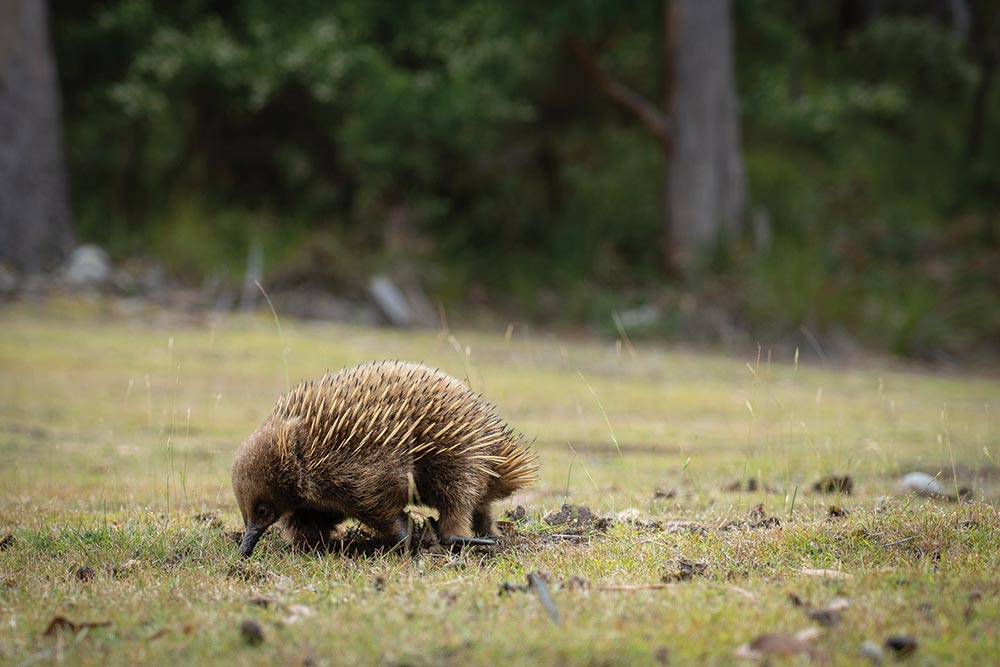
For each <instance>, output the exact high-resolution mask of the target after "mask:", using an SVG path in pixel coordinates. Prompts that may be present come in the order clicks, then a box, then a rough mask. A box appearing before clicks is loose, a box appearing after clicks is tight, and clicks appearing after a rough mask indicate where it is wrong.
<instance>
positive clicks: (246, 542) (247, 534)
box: [240, 526, 267, 558]
mask: <svg viewBox="0 0 1000 667" xmlns="http://www.w3.org/2000/svg"><path fill="white" fill-rule="evenodd" d="M265 530H267V526H264V527H263V528H262V527H260V526H247V529H246V530H245V531H244V532H243V543H242V544H240V555H241V556H243V557H244V558H246V557H247V556H249V555H250V554H251V553H252V552H253V548H254V547H255V546H257V540H259V539H260V536H261V535H263V534H264V531H265Z"/></svg>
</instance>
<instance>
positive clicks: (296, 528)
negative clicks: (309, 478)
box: [281, 509, 344, 551]
mask: <svg viewBox="0 0 1000 667" xmlns="http://www.w3.org/2000/svg"><path fill="white" fill-rule="evenodd" d="M343 520H344V516H343V515H342V514H338V513H336V512H323V511H322V510H311V509H298V510H295V511H294V512H292V513H291V514H289V515H288V516H287V517H285V518H284V519H282V521H281V533H282V535H284V537H285V539H286V540H287V541H288V543H289V544H291V545H292V547H293V548H295V549H298V550H301V551H319V550H326V549H327V548H328V547H329V545H330V532H331V531H332V530H333V529H334V528H336V526H337V524H339V523H340V522H342V521H343Z"/></svg>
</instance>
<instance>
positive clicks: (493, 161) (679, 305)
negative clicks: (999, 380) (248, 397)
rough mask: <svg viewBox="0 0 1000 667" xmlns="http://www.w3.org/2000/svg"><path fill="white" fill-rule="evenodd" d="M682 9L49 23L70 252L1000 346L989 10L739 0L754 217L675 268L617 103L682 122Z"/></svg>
mask: <svg viewBox="0 0 1000 667" xmlns="http://www.w3.org/2000/svg"><path fill="white" fill-rule="evenodd" d="M672 4H673V3H670V2H666V3H660V2H649V1H646V2H636V1H632V2H622V1H618V0H615V1H610V0H608V1H605V0H588V1H587V2H578V3H570V4H569V5H562V4H561V3H555V4H551V3H526V2H510V3H497V2H489V1H480V0H468V1H462V2H453V1H448V0H438V1H435V2H420V3H364V2H327V1H323V2H320V1H318V0H313V1H310V0H299V1H296V2H289V3H275V2H265V1H263V0H218V1H210V0H182V1H179V2H164V1H158V0H106V1H103V2H53V3H52V5H51V7H50V21H51V29H52V35H53V40H54V49H55V53H56V60H57V63H58V73H59V84H60V89H61V95H62V108H63V117H64V121H65V150H66V156H67V162H68V171H69V174H70V183H71V188H70V192H71V201H72V211H73V215H74V219H75V222H74V225H75V233H76V237H77V238H78V239H79V240H81V241H91V242H96V243H99V244H101V245H103V246H104V247H106V248H107V249H108V250H109V252H110V253H111V254H112V256H113V257H114V258H116V261H123V260H125V259H126V258H136V257H140V258H146V259H153V260H155V261H157V262H161V263H162V264H163V265H164V266H165V267H166V268H167V270H168V272H169V273H170V274H171V275H172V276H173V277H174V278H175V279H177V280H180V281H183V282H186V283H191V284H206V283H207V282H213V284H214V283H221V284H229V285H237V286H238V285H239V284H240V282H241V281H242V280H243V275H244V271H245V269H246V265H247V257H248V253H251V254H252V250H251V249H252V248H255V247H256V248H259V249H260V252H261V253H262V256H263V267H264V272H263V275H264V276H265V277H266V280H265V284H269V285H282V284H284V285H291V286H295V285H303V284H309V285H314V286H315V285H319V286H321V287H322V288H323V289H327V290H330V291H331V292H333V293H344V294H350V293H352V292H356V291H358V290H361V289H363V288H364V287H363V286H364V285H365V284H366V281H367V280H368V277H369V276H370V275H372V274H373V273H376V272H382V273H387V274H389V275H393V276H396V277H397V278H398V279H400V280H406V281H413V282H416V283H419V284H420V285H421V286H422V288H423V290H425V291H426V293H427V294H428V295H429V296H430V299H431V301H433V302H435V303H438V302H440V303H441V304H443V305H444V306H445V307H446V308H447V310H448V313H449V316H454V317H458V318H468V319H475V318H476V317H482V316H487V315H484V314H491V315H497V316H499V317H502V318H510V317H515V318H517V319H518V320H519V321H525V320H526V321H529V322H536V323H540V324H560V325H561V324H564V323H576V324H585V325H588V326H593V327H597V328H599V329H606V330H608V331H614V330H615V328H616V322H617V326H618V327H626V328H627V329H628V333H629V334H630V335H633V336H642V335H656V336H670V337H678V336H679V337H687V338H692V337H694V338H698V339H705V338H714V339H716V340H722V341H724V342H725V341H728V340H730V339H735V340H737V341H739V340H743V341H746V342H756V341H758V340H762V341H783V340H784V341H793V340H794V341H796V344H798V343H797V341H798V340H799V337H800V336H802V331H803V330H805V331H806V332H807V335H810V336H812V335H815V336H817V337H818V338H819V340H820V341H824V342H825V343H826V344H828V345H830V346H832V347H835V346H836V341H838V340H840V341H850V343H849V344H850V345H854V344H855V343H860V344H863V345H865V346H870V347H876V348H881V349H887V350H890V351H893V352H897V353H902V354H907V355H915V356H921V357H937V358H940V357H946V358H947V357H951V356H953V355H959V354H970V353H980V352H984V351H992V352H994V353H995V352H996V351H997V341H998V340H1000V269H998V267H1000V224H998V216H1000V131H998V128H1000V125H998V122H997V121H998V116H1000V100H997V95H998V93H997V86H996V85H995V70H996V62H997V55H998V50H1000V18H998V15H1000V11H998V7H997V4H996V3H995V2H992V1H990V0H953V1H951V2H942V1H938V0H934V1H930V0H926V1H921V0H835V1H830V2H817V1H810V0H784V1H782V0H735V1H734V2H732V3H731V6H730V7H729V8H728V16H727V15H726V14H723V15H722V16H723V18H722V20H723V21H727V22H728V21H731V26H728V25H727V26H723V27H725V29H727V30H728V29H730V27H731V34H732V39H733V44H734V47H733V54H732V66H733V69H734V72H735V85H736V95H737V98H738V123H739V131H740V135H741V136H740V137H738V138H739V139H740V141H739V143H738V144H736V145H737V147H738V148H739V149H740V151H741V156H740V157H741V159H742V164H743V165H744V169H745V178H746V186H745V187H746V199H745V203H744V206H743V207H742V212H741V215H740V219H739V221H738V224H737V225H736V226H735V232H734V233H728V234H722V235H720V236H719V238H718V240H717V241H716V242H713V243H712V244H711V245H709V246H703V247H701V248H700V250H699V253H698V255H697V257H695V258H693V259H691V260H690V261H685V262H684V263H682V264H678V263H677V262H673V261H671V258H670V251H669V244H670V243H669V238H667V237H666V236H665V234H666V232H665V229H666V226H665V221H664V217H665V203H664V193H663V190H662V187H663V182H664V165H665V164H666V165H667V167H666V168H667V169H671V168H675V169H683V168H684V166H683V165H677V162H678V161H677V160H674V162H673V163H671V161H670V152H669V148H667V149H665V148H664V145H663V144H662V143H660V142H658V141H657V137H656V136H654V134H655V133H651V132H650V125H649V123H648V122H644V121H643V119H642V117H641V114H640V113H638V112H637V108H636V107H635V106H633V107H629V105H628V103H627V100H625V101H624V102H623V98H622V97H620V96H619V97H617V98H616V97H615V94H614V92H615V91H618V92H619V93H620V92H621V91H625V92H626V93H628V94H630V95H633V98H632V99H633V101H635V100H639V101H640V102H642V101H651V105H652V106H653V107H655V106H658V105H659V104H660V100H662V99H663V98H664V96H668V97H669V95H670V93H671V91H672V90H673V89H672V88H671V85H672V83H671V82H672V78H671V77H672V74H671V73H672V72H673V70H672V68H671V62H672V61H671V53H672V51H671V45H672V42H671V41H670V40H671V39H674V38H676V35H673V36H672V35H671V25H672V24H671V20H670V12H671V11H672V9H671V6H672ZM714 4H720V3H714ZM721 4H723V5H725V4H726V3H721ZM675 28H676V25H675ZM718 28H720V26H718V25H716V26H714V27H711V28H710V29H709V31H708V32H704V33H697V34H696V33H695V32H694V31H695V30H697V28H696V27H692V28H690V30H689V31H688V32H685V33H684V35H685V36H688V37H690V39H701V40H702V41H703V42H704V43H706V44H715V43H716V42H715V41H713V40H715V39H716V38H718V36H719V34H720V33H719V32H718V31H717V29H718ZM723 35H724V34H723ZM720 48H721V47H720ZM723 55H724V52H723ZM615 86H617V88H615ZM674 92H676V91H674ZM647 120H648V119H647ZM668 120H669V118H668ZM665 152H666V161H665V160H664V154H665ZM453 314H454V315H453Z"/></svg>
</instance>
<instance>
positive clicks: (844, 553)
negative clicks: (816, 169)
mask: <svg viewBox="0 0 1000 667" xmlns="http://www.w3.org/2000/svg"><path fill="white" fill-rule="evenodd" d="M281 323H282V330H283V337H284V344H282V342H281V340H280V339H279V337H278V335H277V333H276V331H275V327H274V322H273V320H272V319H271V317H270V314H269V313H261V314H260V315H256V316H232V315H228V314H226V315H221V314H220V315H211V314H203V313H202V314H195V315H189V314H181V313H176V312H167V311H162V310H158V309H155V308H151V307H147V306H140V305H134V304H129V303H124V302H105V301H98V302H91V301H70V300H65V301H59V300H54V301H49V302H45V303H36V304H20V305H6V306H4V307H3V308H2V309H0V326H2V328H3V331H4V333H3V336H2V337H0V460H2V461H3V465H0V535H3V534H6V533H10V534H12V535H13V542H12V543H11V544H9V545H8V546H7V547H6V548H4V549H3V550H2V551H0V663H2V664H10V665H19V664H40V665H48V664H81V665H132V664H175V663H191V664H213V663H219V664H227V665H229V664H237V665H244V664H246V665H251V664H262V665H263V664H292V665H301V664H314V665H339V664H384V665H440V664H448V665H451V664H453V665H467V664H491V665H492V664H531V663H534V664H558V663H563V662H565V663H572V664H588V665H618V664H656V663H657V660H660V659H663V658H664V656H665V655H667V654H669V660H670V662H671V664H719V665H726V664H732V663H733V662H734V660H735V659H734V658H733V652H734V651H735V650H736V649H737V647H739V646H740V645H741V644H744V643H746V642H748V641H750V640H752V639H753V638H754V637H756V636H758V635H760V634H762V633H764V632H796V631H798V630H801V629H803V628H805V627H807V626H808V625H809V624H810V620H809V619H808V618H807V617H806V615H805V614H804V613H803V612H802V610H801V609H797V608H795V607H793V605H792V604H791V603H790V602H789V600H788V595H789V593H795V594H797V595H798V596H799V597H801V598H802V599H804V600H807V601H809V602H811V603H812V604H814V605H817V606H822V605H824V604H826V603H828V602H829V601H830V600H832V599H833V598H835V597H844V598H847V599H848V600H850V603H851V606H850V607H849V608H848V609H847V610H846V611H844V612H843V621H842V622H841V623H840V624H839V625H838V626H836V627H832V628H826V629H824V630H823V633H822V635H821V636H820V637H819V638H818V639H817V640H816V641H815V646H816V650H817V651H818V655H819V657H818V658H817V660H816V662H818V663H819V664H830V665H851V664H858V663H859V661H860V660H861V658H859V657H858V650H859V646H860V644H861V642H862V641H865V640H871V641H875V642H877V643H882V641H883V640H884V639H885V638H886V637H887V636H888V635H890V634H897V633H907V634H912V635H913V636H915V637H916V638H917V639H918V641H919V642H920V646H919V648H918V650H917V652H916V654H915V655H914V656H913V657H911V658H910V659H909V663H910V664H914V665H933V664H949V665H951V664H955V665H963V664H965V665H977V666H979V665H985V664H992V663H993V662H995V660H996V657H997V644H996V639H995V638H996V636H997V633H998V632H1000V597H998V595H1000V573H998V571H997V567H996V558H997V555H996V554H997V553H998V552H1000V513H998V510H997V500H998V497H1000V488H998V479H1000V469H998V466H997V463H998V462H1000V437H998V429H997V423H998V421H997V416H996V411H997V408H998V405H1000V386H998V383H997V382H996V381H995V380H993V379H989V378H986V377H969V376H945V375H940V374H928V373H924V372H920V371H919V370H917V369H914V368H906V367H899V366H889V365H887V364H884V363H881V362H878V361H877V360H874V361H871V362H870V363H866V364H865V365H863V366H857V367H852V368H839V369H833V368H831V369H826V368H820V367H815V366H806V365H801V364H796V363H795V362H794V360H793V359H773V360H770V361H769V359H768V353H767V350H764V351H763V353H762V355H761V359H759V360H758V359H757V358H756V355H754V356H753V357H750V358H737V357H723V356H714V355H710V354H704V353H691V352H688V351H685V350H678V349H663V348H657V347H654V346H643V345H638V346H637V349H636V350H635V352H634V354H632V353H631V352H630V351H629V347H628V346H621V345H615V344H613V343H612V342H607V343H605V342H595V341H589V342H572V343H570V342H564V341H559V340H555V339H551V338H546V337H541V336H530V335H526V334H523V333H522V332H521V331H520V330H519V329H517V328H515V329H514V331H513V335H512V336H510V337H509V338H508V337H505V336H504V332H503V331H500V332H497V333H496V334H491V333H456V332H451V333H450V334H449V333H447V332H394V331H384V330H372V329H365V328H358V327H348V326H334V325H326V324H315V323H306V322H299V321H294V320H290V319H282V320H281ZM379 358H404V359H412V360H422V361H425V362H427V363H430V364H433V365H437V366H440V367H442V368H444V369H445V370H447V371H449V372H451V373H452V374H454V375H456V376H459V377H467V378H468V379H469V381H470V383H471V385H472V386H473V387H474V388H475V389H476V390H477V391H481V392H483V393H484V395H485V396H486V397H487V398H488V399H489V400H490V401H492V402H494V403H495V404H496V405H497V406H498V409H499V410H500V412H501V414H503V415H504V417H505V418H507V419H508V420H509V421H510V422H511V423H512V424H513V425H515V426H516V427H517V428H518V429H520V430H521V431H523V432H524V433H525V434H526V435H527V436H528V437H529V439H533V440H534V447H535V448H536V449H537V451H538V452H539V454H540V457H541V463H542V474H541V479H540V480H539V482H538V483H536V484H535V485H533V486H532V487H530V488H528V489H526V490H524V491H523V492H522V493H521V494H519V495H518V496H516V497H515V498H513V499H511V500H510V501H507V502H503V503H499V504H498V505H499V507H498V509H499V510H500V511H501V512H502V511H503V510H504V509H506V508H508V507H513V506H515V505H518V504H520V505H524V506H525V507H526V508H527V511H528V516H527V518H526V519H525V520H524V521H522V522H520V523H518V524H517V525H516V530H517V535H516V536H515V537H512V538H509V539H508V540H507V541H506V542H505V543H504V544H503V545H502V546H501V547H500V548H496V549H491V550H473V551H469V552H466V553H463V554H459V555H454V556H451V555H445V554H440V553H431V552H427V553H421V554H420V555H418V556H416V557H413V558H411V557H405V556H399V555H395V554H389V555H384V554H383V555H345V554H341V553H332V554H328V555H325V556H320V557H318V556H314V555H302V554H297V553H293V552H291V551H289V550H288V549H287V548H286V547H285V546H284V545H283V544H282V543H281V542H280V540H279V539H278V536H277V535H272V534H268V535H266V536H265V538H264V539H263V540H262V542H261V545H260V547H259V548H258V550H257V551H256V552H255V553H254V556H253V558H252V560H251V561H250V562H249V563H244V562H242V561H241V560H240V559H239V558H238V557H237V555H236V546H235V544H234V542H233V538H232V535H231V533H232V532H233V531H235V530H238V529H240V528H241V525H240V521H239V516H238V513H237V511H236V507H235V502H234V500H233V498H232V491H231V488H230V484H229V466H230V462H231V459H232V454H233V452H234V451H235V448H236V447H237V446H238V444H239V442H240V441H241V440H242V438H243V437H245V436H246V435H247V434H249V433H250V432H251V431H252V430H253V429H254V428H255V427H256V426H257V424H259V423H260V421H262V420H263V419H264V417H265V416H266V415H267V414H268V412H269V411H270V409H271V408H272V406H273V404H274V401H275V400H276V398H277V396H278V395H279V394H280V393H281V392H282V391H284V390H285V389H286V383H287V381H288V380H286V377H287V378H288V379H290V381H291V382H292V383H294V382H297V381H298V380H300V379H307V378H313V377H316V376H318V375H321V374H322V373H323V372H324V371H325V370H327V369H336V368H339V367H341V366H343V365H346V364H352V363H359V362H362V361H367V360H371V359H379ZM913 470H923V471H926V472H929V473H930V474H932V475H939V479H940V480H941V481H942V483H944V484H945V486H946V487H947V488H949V489H951V488H952V487H955V488H957V487H958V486H959V485H961V486H969V487H971V488H972V489H973V491H974V494H975V497H976V501H975V502H973V503H968V504H956V503H949V502H945V501H930V500H924V499H912V498H901V497H898V496H895V495H894V486H895V481H896V479H897V478H898V477H899V476H900V475H901V474H904V473H906V472H910V471H913ZM834 473H839V474H850V475H851V476H852V477H853V479H854V482H855V493H854V494H852V495H842V496H823V495H819V494H817V493H815V492H813V491H812V490H811V488H810V487H811V484H812V482H813V481H815V480H816V479H818V478H819V477H820V476H822V475H825V474H834ZM750 478H753V479H755V480H758V481H759V482H760V483H761V485H762V488H760V489H759V490H757V491H753V492H750V491H742V492H741V491H729V490H727V487H728V486H729V485H731V484H733V483H734V482H737V483H738V482H741V481H745V480H749V479H750ZM657 488H662V489H673V490H674V492H675V493H674V494H673V497H656V496H655V495H654V491H655V490H656V489H657ZM564 502H570V503H575V504H581V505H586V506H589V507H591V508H592V509H593V510H594V511H595V512H597V513H599V514H604V515H610V514H612V513H615V512H620V511H621V510H624V509H626V508H636V509H638V510H640V511H642V512H644V513H647V514H649V515H652V516H653V517H655V518H657V519H659V520H661V521H664V522H666V523H665V524H664V525H663V526H662V527H659V528H655V527H654V528H650V527H641V526H637V525H630V524H626V523H622V522H617V523H615V524H613V525H612V526H611V527H610V528H609V529H608V530H607V531H606V532H600V531H592V532H589V533H587V534H586V536H585V539H584V540H583V541H573V540H566V539H559V538H555V537H552V536H551V534H552V533H554V532H557V531H558V530H560V529H557V528H553V527H551V526H549V525H548V524H546V523H544V522H543V521H542V520H541V518H542V516H543V515H544V514H545V513H546V512H548V511H550V510H553V509H558V508H559V507H560V506H561V505H562V504H563V503H564ZM757 505H763V510H764V512H765V513H766V515H768V516H773V517H777V518H778V519H780V525H770V526H759V527H754V526H752V525H748V524H747V523H746V522H745V521H744V520H745V519H746V518H747V516H748V514H749V513H750V512H751V510H752V509H753V508H754V507H756V506H757ZM831 505H837V506H839V507H841V508H843V509H845V510H847V511H848V512H849V514H848V515H847V516H846V517H843V518H840V519H835V520H834V519H830V518H829V517H828V513H829V508H830V506H831ZM203 515H210V516H214V517H218V519H219V520H221V521H215V522H206V521H205V520H204V516H203ZM681 521H690V522H694V523H695V525H696V529H694V530H690V529H686V528H678V526H679V525H680V524H679V523H678V522H681ZM730 522H737V523H735V524H732V523H730ZM727 524H728V525H727ZM682 560H683V561H695V562H699V563H703V564H704V565H705V568H704V571H703V572H701V573H700V574H696V575H695V576H693V577H691V578H690V579H686V580H682V581H678V582H676V583H672V584H671V585H669V586H667V587H661V588H656V589H648V590H647V589H638V590H601V589H600V587H601V586H607V585H635V586H639V585H646V584H656V583H658V582H659V581H660V580H661V577H662V576H664V574H669V573H671V572H675V571H676V570H677V564H678V563H679V562H681V561H682ZM82 566H87V567H90V568H93V570H94V576H93V577H92V578H90V579H89V580H86V581H82V580H79V579H77V577H76V576H74V573H75V572H76V570H77V568H79V567H82ZM538 569H541V570H546V571H548V572H550V573H551V576H552V584H550V586H551V593H552V598H553V601H554V603H555V606H556V608H557V609H558V612H559V615H560V618H561V623H560V625H559V626H556V625H554V624H553V623H552V621H551V620H550V619H549V617H548V615H547V614H546V611H545V609H544V608H543V606H542V605H541V604H540V603H539V600H538V599H537V597H536V596H535V595H533V594H531V593H527V594H524V593H510V594H508V595H503V596H500V595H498V594H497V592H498V588H499V585H500V584H502V583H504V582H512V583H518V584H521V583H523V582H524V581H525V577H526V575H527V573H529V572H531V571H534V570H538ZM809 569H832V570H837V571H840V572H842V573H844V575H845V578H831V577H819V576H814V575H811V574H809V573H808V570H809ZM803 570H805V572H804V571H803ZM574 576H578V577H582V578H583V579H585V580H586V581H587V582H589V583H590V588H589V589H588V588H583V589H571V588H570V587H561V586H560V585H559V582H562V581H565V580H567V579H568V578H570V577H574ZM255 598H264V599H266V600H267V601H268V605H267V606H266V607H263V606H260V605H259V604H254V602H253V600H254V599H255ZM55 616H65V617H66V618H68V619H70V620H71V621H74V622H98V621H110V622H111V624H110V625H109V626H106V627H100V628H92V629H86V630H82V631H81V632H79V633H77V634H72V633H59V634H57V635H56V636H54V637H46V636H43V633H44V631H45V629H46V627H47V625H48V624H49V622H50V621H51V620H52V618H53V617H55ZM246 618H252V619H255V620H257V621H259V622H260V624H261V625H262V627H263V630H264V641H263V643H261V644H260V645H258V646H249V645H247V644H245V643H244V641H243V640H242V638H241V635H240V631H239V627H240V623H241V622H242V621H243V620H244V619H246ZM789 662H792V663H794V662H796V659H792V660H790V661H789Z"/></svg>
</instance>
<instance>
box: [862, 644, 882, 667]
mask: <svg viewBox="0 0 1000 667" xmlns="http://www.w3.org/2000/svg"><path fill="white" fill-rule="evenodd" d="M859 652H860V653H861V657H862V658H867V659H868V661H869V662H871V663H872V664H873V665H881V664H882V647H881V646H879V645H878V644H876V643H875V642H872V641H867V642H861V649H860V651H859Z"/></svg>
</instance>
